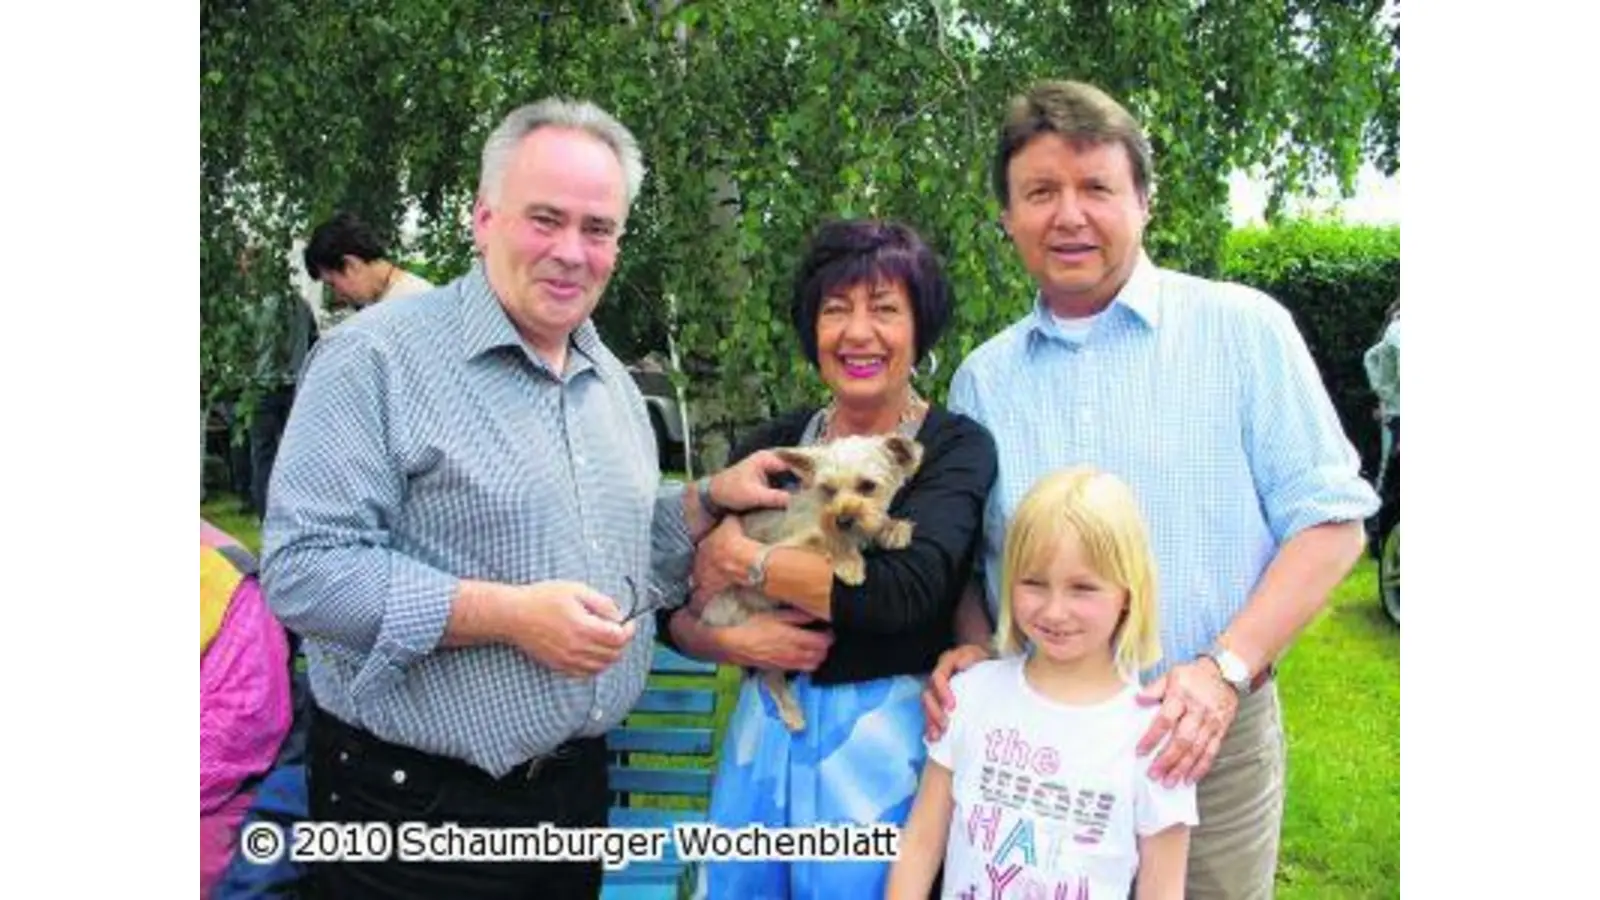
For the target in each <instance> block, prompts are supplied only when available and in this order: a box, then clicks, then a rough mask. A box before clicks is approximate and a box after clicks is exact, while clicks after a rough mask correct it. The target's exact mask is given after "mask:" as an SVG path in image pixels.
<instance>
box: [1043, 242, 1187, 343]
mask: <svg viewBox="0 0 1600 900" xmlns="http://www.w3.org/2000/svg"><path fill="white" fill-rule="evenodd" d="M1160 300H1161V273H1160V270H1159V269H1157V268H1156V266H1155V263H1153V262H1151V261H1150V256H1149V254H1147V253H1145V251H1144V249H1143V248H1140V250H1139V259H1138V261H1136V262H1135V263H1134V264H1133V272H1132V273H1131V274H1129V276H1128V281H1127V283H1126V284H1124V285H1123V286H1122V290H1120V291H1118V292H1117V295H1116V296H1115V297H1113V298H1111V303H1110V304H1108V305H1107V306H1106V308H1105V310H1104V311H1103V312H1102V315H1104V314H1107V313H1112V311H1113V310H1115V309H1117V308H1119V307H1120V308H1122V309H1126V310H1127V311H1128V312H1129V313H1131V314H1132V316H1133V318H1134V319H1135V320H1137V321H1139V322H1142V323H1144V325H1145V326H1146V327H1148V328H1150V329H1152V330H1154V329H1155V328H1156V326H1157V325H1159V324H1160V321H1161V302H1160ZM1028 334H1029V336H1030V337H1036V338H1041V339H1046V340H1053V341H1061V342H1063V343H1066V344H1071V345H1072V346H1077V345H1078V344H1080V343H1081V341H1079V340H1077V339H1075V338H1072V337H1070V336H1068V335H1067V334H1066V333H1064V332H1063V331H1062V330H1061V329H1060V328H1058V327H1056V321H1055V317H1054V316H1052V315H1051V314H1050V307H1049V306H1047V305H1046V304H1045V302H1044V295H1043V294H1042V293H1038V292H1036V293H1035V294H1034V297H1033V317H1032V320H1031V321H1030V322H1029V323H1028ZM1030 343H1031V342H1030Z"/></svg>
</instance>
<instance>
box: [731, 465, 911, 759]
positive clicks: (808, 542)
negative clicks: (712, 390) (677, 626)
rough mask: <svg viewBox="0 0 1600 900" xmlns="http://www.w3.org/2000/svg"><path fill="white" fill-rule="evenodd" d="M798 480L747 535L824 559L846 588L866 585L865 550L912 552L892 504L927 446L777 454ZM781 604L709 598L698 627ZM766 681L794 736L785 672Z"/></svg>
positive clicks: (749, 596)
mask: <svg viewBox="0 0 1600 900" xmlns="http://www.w3.org/2000/svg"><path fill="white" fill-rule="evenodd" d="M777 454H778V456H779V458H781V459H782V460H783V461H784V462H785V463H786V464H788V466H789V467H790V468H791V469H793V470H794V473H795V474H796V475H797V476H799V478H800V491H799V492H798V493H796V494H795V495H794V496H793V497H791V498H790V500H789V505H788V506H787V507H785V508H783V509H762V510H755V511H753V512H748V513H745V514H743V515H742V516H740V517H739V524H740V525H741V526H742V527H743V528H744V533H745V534H747V535H749V536H750V537H751V538H753V539H754V540H757V541H760V542H762V543H763V544H772V545H774V546H775V547H799V548H802V549H806V550H812V551H817V552H820V553H822V554H824V555H826V556H827V557H828V559H829V560H830V561H831V562H832V563H833V573H834V575H836V576H838V578H839V580H840V581H842V582H844V583H845V584H852V585H855V584H860V583H862V582H863V581H865V580H866V578H867V569H866V560H864V559H863V558H862V556H861V549H862V548H863V547H865V546H867V545H868V544H876V545H877V546H879V547H882V548H884V549H886V550H900V549H903V548H905V547H907V546H909V545H910V544H911V531H912V527H913V525H912V523H911V522H909V521H906V520H904V519H894V518H890V516H889V501H890V500H892V499H893V498H894V495H895V494H896V493H897V492H899V490H900V488H901V486H902V485H904V484H905V483H906V481H907V480H908V479H910V477H911V476H912V475H913V474H914V473H915V472H916V471H917V467H918V466H919V465H921V464H922V445H921V444H918V443H917V442H916V441H914V440H911V439H910V438H907V437H904V436H902V435H898V434H896V435H887V436H878V437H847V438H840V439H839V440H836V441H833V442H832V443H829V444H822V445H819V446H816V447H785V448H783V449H780V450H778V451H777ZM779 605H780V604H779V603H778V601H775V600H772V599H770V598H768V597H767V596H765V595H764V594H762V593H760V592H759V591H755V590H751V589H749V588H745V587H742V586H735V587H731V588H729V589H727V590H725V591H723V592H722V593H720V594H718V595H716V596H715V597H713V598H711V600H710V601H708V602H707V603H706V606H705V609H704V610H703V611H702V612H701V613H700V621H701V622H704V623H705V624H706V625H710V626H712V627H715V628H721V627H724V626H727V625H737V624H739V623H740V622H743V621H744V620H745V619H747V618H749V617H750V615H751V614H752V613H758V612H765V611H768V610H772V609H776V608H777V607H778V606H779ZM762 681H763V682H765V683H766V685H767V689H768V690H770V691H771V692H772V697H773V699H774V700H776V701H777V703H778V712H779V714H780V715H781V716H782V717H783V723H784V724H785V725H787V726H788V727H789V730H790V731H801V730H803V729H804V728H805V727H806V722H805V714H804V713H802V712H801V711H800V704H799V703H798V702H797V701H796V700H795V698H794V692H793V691H791V690H790V688H789V681H788V679H787V678H786V677H785V675H784V673H783V672H766V673H763V675H762Z"/></svg>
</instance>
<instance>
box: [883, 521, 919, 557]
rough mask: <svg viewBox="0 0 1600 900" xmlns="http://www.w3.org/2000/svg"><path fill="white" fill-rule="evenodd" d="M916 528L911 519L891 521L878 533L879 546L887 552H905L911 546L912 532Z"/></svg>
mask: <svg viewBox="0 0 1600 900" xmlns="http://www.w3.org/2000/svg"><path fill="white" fill-rule="evenodd" d="M915 527H916V526H915V524H914V523H912V522H911V521H910V520H909V519H890V520H889V524H887V525H885V526H884V527H883V530H882V531H880V532H878V546H880V547H882V548H883V549H885V550H904V549H905V548H907V547H909V546H911V531H912V529H913V528H915Z"/></svg>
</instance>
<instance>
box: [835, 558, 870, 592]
mask: <svg viewBox="0 0 1600 900" xmlns="http://www.w3.org/2000/svg"><path fill="white" fill-rule="evenodd" d="M833 574H835V575H837V576H839V580H840V581H842V582H844V583H845V584H849V585H857V584H860V583H861V582H863V581H866V580H867V564H866V561H865V560H863V559H862V558H861V555H860V554H859V553H856V554H851V555H850V556H846V557H842V558H841V559H839V561H838V562H836V563H834V566H833Z"/></svg>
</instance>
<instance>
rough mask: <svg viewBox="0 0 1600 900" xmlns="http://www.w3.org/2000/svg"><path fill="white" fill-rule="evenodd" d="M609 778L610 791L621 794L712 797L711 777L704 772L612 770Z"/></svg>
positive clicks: (614, 767)
mask: <svg viewBox="0 0 1600 900" xmlns="http://www.w3.org/2000/svg"><path fill="white" fill-rule="evenodd" d="M610 777H611V790H613V791H616V792H619V793H624V794H683V795H688V796H709V795H710V794H711V773H710V772H706V771H695V770H693V769H639V768H633V767H625V766H612V767H611V772H610Z"/></svg>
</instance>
